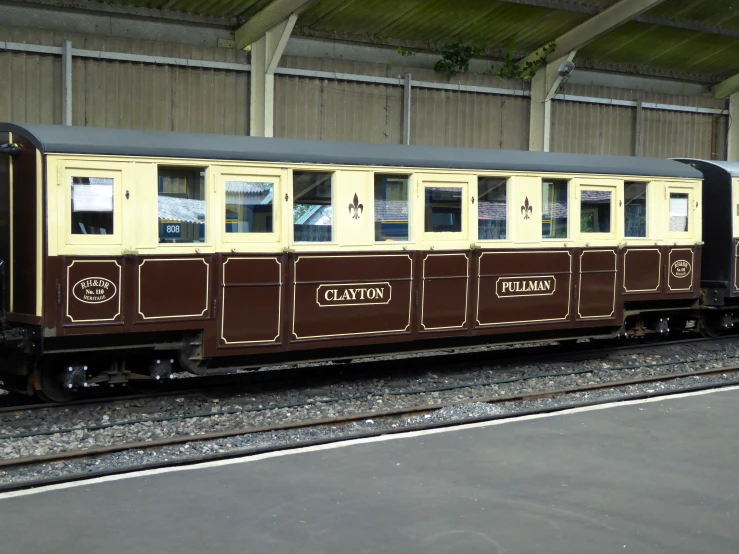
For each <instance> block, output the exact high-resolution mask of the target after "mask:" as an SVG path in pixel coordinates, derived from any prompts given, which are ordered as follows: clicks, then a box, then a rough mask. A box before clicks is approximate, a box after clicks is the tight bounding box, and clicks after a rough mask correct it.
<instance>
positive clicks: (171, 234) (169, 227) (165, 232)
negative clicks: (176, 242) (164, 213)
mask: <svg viewBox="0 0 739 554" xmlns="http://www.w3.org/2000/svg"><path fill="white" fill-rule="evenodd" d="M181 236H182V224H181V223H160V224H159V237H160V238H163V239H177V238H180V237H181Z"/></svg>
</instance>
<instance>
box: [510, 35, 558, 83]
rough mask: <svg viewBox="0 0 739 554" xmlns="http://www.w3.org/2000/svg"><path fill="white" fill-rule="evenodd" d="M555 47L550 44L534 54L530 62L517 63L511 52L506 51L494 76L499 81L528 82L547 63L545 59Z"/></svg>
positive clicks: (552, 43) (553, 44)
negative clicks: (519, 80)
mask: <svg viewBox="0 0 739 554" xmlns="http://www.w3.org/2000/svg"><path fill="white" fill-rule="evenodd" d="M556 47H557V45H556V44H555V43H554V42H550V43H549V44H547V45H546V46H544V47H543V48H541V49H540V50H539V51H537V53H536V58H535V59H534V60H532V61H528V62H524V63H522V64H521V63H518V62H516V61H515V59H514V57H513V52H512V51H510V50H509V51H508V54H506V57H505V60H504V61H503V66H502V67H501V68H500V69H499V70H498V72H497V73H496V75H497V76H498V77H500V78H501V79H523V80H524V81H530V80H531V79H533V78H534V75H536V72H537V71H539V69H540V68H541V67H542V66H543V65H545V64H546V63H547V57H548V56H549V55H550V54H552V53H553V52H554V50H555V49H556Z"/></svg>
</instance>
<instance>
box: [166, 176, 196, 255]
mask: <svg viewBox="0 0 739 554" xmlns="http://www.w3.org/2000/svg"><path fill="white" fill-rule="evenodd" d="M158 205H159V242H160V243H163V244H181V243H198V242H205V219H206V205H205V168H203V167H170V166H160V167H159V200H158Z"/></svg>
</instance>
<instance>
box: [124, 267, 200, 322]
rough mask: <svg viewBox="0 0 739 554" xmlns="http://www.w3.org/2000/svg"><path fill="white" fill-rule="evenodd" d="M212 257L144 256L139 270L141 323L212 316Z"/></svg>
mask: <svg viewBox="0 0 739 554" xmlns="http://www.w3.org/2000/svg"><path fill="white" fill-rule="evenodd" d="M212 263H213V260H212V259H211V258H204V257H197V258H195V257H193V258H164V257H162V258H144V259H141V258H140V259H139V261H138V268H137V269H136V271H137V279H136V282H137V291H136V292H137V295H136V296H137V305H136V312H137V314H136V322H137V323H166V322H171V321H182V320H201V319H208V318H209V317H210V315H211V309H210V308H211V296H212V291H211V288H212V287H211V285H210V283H211V270H212V267H211V265H212Z"/></svg>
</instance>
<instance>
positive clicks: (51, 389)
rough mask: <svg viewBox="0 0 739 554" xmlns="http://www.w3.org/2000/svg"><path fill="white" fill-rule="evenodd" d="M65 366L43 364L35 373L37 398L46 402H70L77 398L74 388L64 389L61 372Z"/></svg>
mask: <svg viewBox="0 0 739 554" xmlns="http://www.w3.org/2000/svg"><path fill="white" fill-rule="evenodd" d="M63 367H64V366H59V365H56V364H49V363H47V364H41V365H40V366H39V367H37V368H36V371H35V372H34V375H33V378H34V387H33V388H34V389H35V391H36V396H37V397H38V398H40V399H41V400H43V401H44V402H69V401H70V400H74V398H75V397H76V396H77V391H76V390H74V389H73V388H69V387H66V388H65V387H64V386H63V384H62V378H61V375H60V373H61V371H62V369H63Z"/></svg>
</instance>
